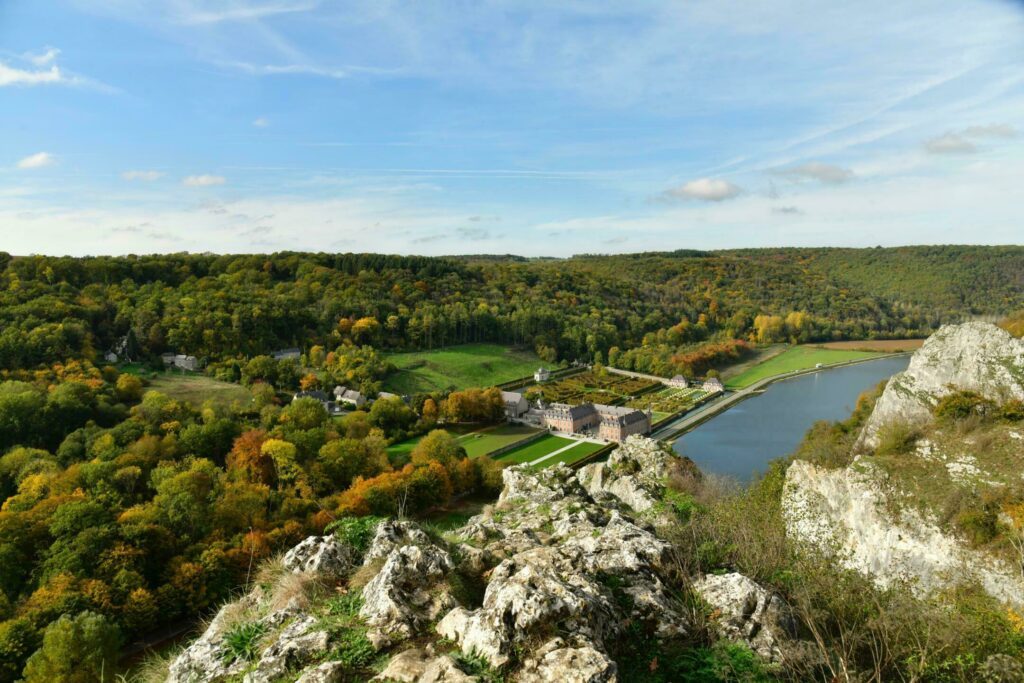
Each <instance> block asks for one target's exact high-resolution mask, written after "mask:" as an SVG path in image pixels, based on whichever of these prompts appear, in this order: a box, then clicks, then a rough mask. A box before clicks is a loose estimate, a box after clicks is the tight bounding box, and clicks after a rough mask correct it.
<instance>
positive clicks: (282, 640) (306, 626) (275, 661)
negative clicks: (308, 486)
mask: <svg viewBox="0 0 1024 683" xmlns="http://www.w3.org/2000/svg"><path fill="white" fill-rule="evenodd" d="M316 624H317V620H316V619H315V618H313V617H311V616H308V615H307V616H303V617H299V618H298V619H296V620H295V621H293V622H291V623H290V624H288V625H287V626H286V627H285V628H283V629H282V630H281V632H280V633H278V634H277V637H276V638H275V639H274V641H273V642H272V643H271V644H270V646H269V647H268V648H267V649H266V650H264V651H263V653H262V654H261V655H260V659H259V661H258V662H257V663H256V667H255V669H254V670H252V671H250V672H249V673H247V674H246V675H245V678H244V679H243V681H244V683H273V682H274V681H277V680H280V679H281V678H283V677H284V676H285V675H286V674H287V673H288V672H289V671H292V670H294V669H296V668H297V667H299V666H303V665H305V664H307V663H309V662H310V661H312V660H314V659H316V658H317V657H318V656H319V655H322V654H323V653H325V652H326V651H327V649H328V647H329V645H330V640H329V638H328V636H327V633H326V632H324V631H318V630H316Z"/></svg>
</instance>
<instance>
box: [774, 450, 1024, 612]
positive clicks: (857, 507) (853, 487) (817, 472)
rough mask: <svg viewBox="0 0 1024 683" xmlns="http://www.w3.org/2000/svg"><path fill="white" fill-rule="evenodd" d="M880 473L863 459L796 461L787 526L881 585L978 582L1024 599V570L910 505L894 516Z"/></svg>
mask: <svg viewBox="0 0 1024 683" xmlns="http://www.w3.org/2000/svg"><path fill="white" fill-rule="evenodd" d="M908 457H912V456H908ZM881 476H882V475H881V474H879V473H876V472H875V470H874V468H873V467H872V466H871V465H870V463H869V462H867V461H866V460H865V459H862V460H860V461H858V462H857V463H856V466H855V467H849V468H845V469H839V470H828V469H825V468H820V467H816V466H815V465H813V464H811V463H809V462H805V461H802V460H795V461H794V462H793V463H792V464H791V465H790V466H789V469H788V470H787V471H786V483H785V486H784V489H783V497H782V509H783V514H784V515H785V519H786V529H787V533H789V534H790V535H791V536H792V537H793V538H796V539H800V540H803V541H805V542H808V543H811V544H813V545H816V546H818V547H819V548H821V549H823V550H826V551H836V554H837V558H838V560H839V561H840V562H842V563H843V565H844V566H846V567H849V568H850V569H854V570H857V571H860V572H862V573H864V574H866V575H869V576H871V577H872V578H873V579H874V580H875V581H876V582H877V583H878V584H879V585H881V586H888V585H891V584H893V583H895V582H907V583H909V584H910V585H911V586H912V588H914V590H915V591H917V592H918V593H920V594H926V593H930V592H933V591H936V590H939V589H941V588H944V587H946V586H948V585H950V584H953V583H960V582H971V581H976V582H978V583H979V584H980V585H981V586H982V587H983V588H984V589H985V590H986V591H987V592H988V593H989V594H991V595H992V596H994V597H996V598H998V599H1000V600H1003V601H1005V602H1009V603H1012V604H1017V605H1022V604H1024V581H1022V580H1021V576H1020V572H1019V571H1017V570H1016V569H1015V568H1013V567H1010V566H1008V565H1007V563H1005V562H1004V561H1002V560H999V559H997V558H995V557H992V556H989V555H987V554H985V553H983V552H981V551H975V550H972V549H969V548H967V547H965V546H964V545H963V544H962V543H961V542H959V541H958V540H957V539H955V538H953V537H951V536H949V535H947V534H944V533H943V532H942V530H941V529H939V527H938V526H937V525H936V524H935V523H933V522H931V521H928V520H926V519H923V518H922V517H921V516H920V515H919V514H918V513H916V512H915V511H913V510H903V511H902V512H900V513H898V515H896V516H894V514H896V513H894V512H892V511H891V510H890V509H889V508H888V506H887V505H886V494H885V493H884V491H883V489H882V487H881V485H880V483H879V481H880V479H881Z"/></svg>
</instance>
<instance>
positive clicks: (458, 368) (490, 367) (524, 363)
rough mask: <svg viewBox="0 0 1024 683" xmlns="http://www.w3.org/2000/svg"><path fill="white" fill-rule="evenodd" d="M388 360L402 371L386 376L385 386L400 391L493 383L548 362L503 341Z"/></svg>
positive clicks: (503, 380) (513, 377) (392, 357)
mask: <svg viewBox="0 0 1024 683" xmlns="http://www.w3.org/2000/svg"><path fill="white" fill-rule="evenodd" d="M388 360H390V361H391V362H392V363H394V364H395V366H396V367H397V368H398V371H397V372H394V373H392V374H391V375H389V376H388V377H386V378H385V379H384V388H385V389H386V390H387V391H391V392H393V393H396V394H418V393H426V392H430V391H443V390H445V389H467V388H469V387H490V386H494V385H495V384H501V383H502V382H508V381H509V380H513V379H517V378H519V377H525V376H527V375H531V374H533V371H534V370H536V369H537V368H538V367H539V366H541V365H544V363H543V361H541V360H540V359H539V358H538V357H537V356H536V354H534V353H533V352H532V351H528V350H524V349H515V348H512V347H508V346H501V345H500V344H463V345H461V346H451V347H448V348H446V349H437V350H434V351H417V352H414V353H396V354H392V355H390V356H388Z"/></svg>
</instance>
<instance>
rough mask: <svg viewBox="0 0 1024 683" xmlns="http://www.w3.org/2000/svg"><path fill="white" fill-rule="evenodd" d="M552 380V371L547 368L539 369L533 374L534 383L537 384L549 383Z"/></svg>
mask: <svg viewBox="0 0 1024 683" xmlns="http://www.w3.org/2000/svg"><path fill="white" fill-rule="evenodd" d="M549 379H551V371H550V370H548V369H547V368H537V370H536V371H534V373H533V381H535V382H547V381H548V380H549Z"/></svg>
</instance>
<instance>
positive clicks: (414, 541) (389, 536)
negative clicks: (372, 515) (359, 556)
mask: <svg viewBox="0 0 1024 683" xmlns="http://www.w3.org/2000/svg"><path fill="white" fill-rule="evenodd" d="M432 544H433V542H432V541H431V540H430V536H428V535H427V532H425V531H424V530H423V529H421V528H419V526H417V525H416V524H415V523H414V522H408V521H404V520H398V519H388V520H385V521H383V522H381V523H380V524H378V525H377V531H376V532H375V533H374V535H373V540H372V541H370V547H369V548H368V549H367V551H366V555H365V556H364V562H365V563H370V562H372V561H374V560H378V559H383V558H386V557H387V556H388V555H390V554H391V551H392V550H394V549H395V548H400V547H401V546H403V545H418V546H428V545H432Z"/></svg>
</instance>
